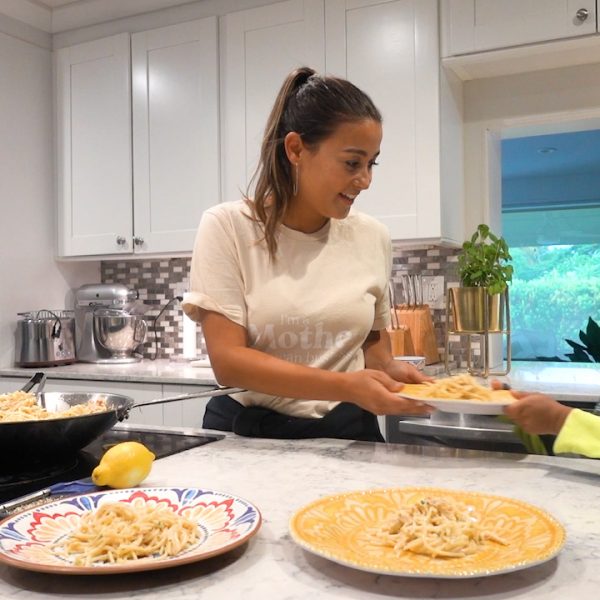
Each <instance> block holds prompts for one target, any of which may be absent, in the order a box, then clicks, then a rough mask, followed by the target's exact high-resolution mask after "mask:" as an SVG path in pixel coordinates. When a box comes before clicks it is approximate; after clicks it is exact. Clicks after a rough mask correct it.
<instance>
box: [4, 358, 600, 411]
mask: <svg viewBox="0 0 600 600" xmlns="http://www.w3.org/2000/svg"><path fill="white" fill-rule="evenodd" d="M40 370H42V371H44V372H46V373H47V375H48V377H50V378H57V379H86V380H94V381H129V382H140V383H175V384H181V385H186V384H187V385H209V384H210V385H213V384H215V382H216V380H215V376H214V373H213V371H212V369H210V368H207V367H194V366H191V365H190V363H189V362H180V361H179V362H174V361H173V362H172V361H170V360H168V359H159V360H155V361H152V360H143V361H141V362H139V363H134V364H125V365H106V364H91V363H75V364H72V365H65V366H62V367H46V368H42V369H40ZM35 371H36V369H23V368H18V367H10V366H9V367H4V368H0V377H30V376H31V375H32V374H33V373H34V372H35ZM425 372H426V373H427V374H430V375H431V376H433V377H445V376H446V374H445V372H443V367H442V365H430V366H429V367H426V370H425ZM498 379H501V380H506V381H508V382H509V383H510V384H511V385H512V387H514V388H515V389H518V390H535V391H541V392H546V393H549V394H552V395H553V396H555V397H556V398H557V399H558V400H580V401H589V402H598V401H600V364H598V363H567V362H565V363H559V362H555V363H544V362H513V364H512V369H511V372H510V373H509V375H508V376H506V377H499V378H498Z"/></svg>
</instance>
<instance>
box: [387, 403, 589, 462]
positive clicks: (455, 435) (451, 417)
mask: <svg viewBox="0 0 600 600" xmlns="http://www.w3.org/2000/svg"><path fill="white" fill-rule="evenodd" d="M560 402H561V404H565V405H566V406H571V407H572V408H580V409H581V410H585V411H586V412H592V413H594V414H600V402H598V401H597V400H593V401H585V400H579V401H578V400H560ZM385 422H386V427H385V430H386V440H387V441H388V442H392V443H400V444H417V445H420V446H448V447H450V448H464V449H469V450H486V451H491V452H518V453H526V452H527V450H526V449H525V447H524V446H523V443H522V441H521V440H520V439H519V437H517V435H516V434H515V433H514V432H513V426H512V424H511V423H508V422H505V421H502V420H501V419H499V418H498V417H495V416H488V415H468V414H455V413H446V412H442V411H439V410H437V411H435V412H433V413H432V414H431V415H430V416H426V417H414V416H410V417H398V416H388V417H386V421H385ZM540 437H541V440H542V442H543V443H544V445H545V446H546V450H547V451H548V454H551V453H552V444H553V442H554V436H550V435H548V436H546V435H543V436H540Z"/></svg>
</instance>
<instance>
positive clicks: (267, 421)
mask: <svg viewBox="0 0 600 600" xmlns="http://www.w3.org/2000/svg"><path fill="white" fill-rule="evenodd" d="M381 137H382V127H381V115H380V113H379V111H378V110H377V108H376V107H375V106H374V104H373V102H372V101H371V99H370V98H369V97H368V96H367V95H366V94H365V93H364V92H362V91H361V90H359V89H358V88H357V87H356V86H354V85H352V84H351V83H350V82H348V81H346V80H343V79H338V78H334V77H324V76H319V75H317V74H316V73H315V72H314V71H313V70H312V69H309V68H300V69H298V70H296V71H294V72H292V73H291V74H290V75H288V77H287V78H286V80H285V82H284V84H283V86H282V88H281V90H280V92H279V94H278V96H277V98H276V100H275V104H274V107H273V109H272V112H271V114H270V117H269V120H268V123H267V126H266V129H265V135H264V139H263V142H262V148H261V155H260V162H259V166H258V169H257V172H256V174H255V181H256V189H255V194H254V199H253V200H250V199H249V197H248V196H246V197H245V198H244V199H243V200H240V201H237V202H228V203H223V204H220V205H217V206H215V207H213V208H211V209H210V210H208V211H206V212H205V213H204V215H203V217H202V220H201V223H200V226H199V229H198V234H197V237H196V243H195V247H194V254H193V258H192V267H191V292H190V293H189V294H187V295H186V298H185V301H184V303H183V308H184V310H185V312H186V313H187V314H188V315H189V316H190V317H191V318H192V319H194V320H196V321H198V322H200V323H201V325H202V330H203V332H204V337H205V339H206V345H207V349H208V353H209V356H210V360H211V364H212V367H213V369H214V372H215V375H216V377H217V379H218V381H219V382H220V383H221V384H223V385H227V386H233V387H239V388H243V389H246V390H251V391H248V392H244V393H240V394H236V395H235V398H229V397H220V398H213V399H212V400H211V401H210V402H209V404H208V407H207V410H206V414H205V417H204V426H205V427H208V428H212V429H221V430H232V431H235V432H236V433H239V434H242V435H251V436H257V437H279V438H302V437H341V438H350V439H365V440H378V441H381V440H383V438H382V437H381V433H380V431H379V428H378V426H377V419H376V417H375V416H374V415H375V414H399V413H407V414H408V413H410V414H424V413H427V412H429V410H430V409H429V408H428V407H427V406H425V405H423V404H421V403H418V402H413V401H410V400H406V399H403V398H400V397H399V396H397V395H396V394H395V392H397V391H398V390H400V389H401V388H402V385H401V384H400V383H399V382H421V381H423V380H425V377H423V376H422V375H421V374H420V373H419V372H418V371H417V370H416V369H414V367H411V366H410V365H405V364H402V363H399V362H394V360H393V358H392V354H391V349H390V342H389V337H388V334H387V333H386V330H385V327H386V325H388V322H389V313H390V306H389V303H388V300H387V298H388V296H387V285H388V279H389V276H390V270H391V244H390V239H389V235H388V233H387V230H386V229H385V228H384V226H383V225H381V224H380V223H378V222H377V221H376V220H374V219H372V218H370V217H367V216H366V215H362V214H360V213H355V212H351V208H352V206H353V204H354V201H355V199H356V198H357V196H358V195H359V194H360V192H361V191H363V190H366V189H367V188H368V187H369V185H370V183H371V177H372V170H373V167H374V166H375V165H376V164H377V163H376V159H377V157H378V155H379V146H380V143H381Z"/></svg>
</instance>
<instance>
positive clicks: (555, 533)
mask: <svg viewBox="0 0 600 600" xmlns="http://www.w3.org/2000/svg"><path fill="white" fill-rule="evenodd" d="M427 496H438V497H440V496H441V497H444V498H447V499H449V500H456V501H459V502H462V503H464V504H466V505H467V506H469V507H472V509H473V510H474V511H475V513H476V514H477V515H478V516H479V517H480V519H481V523H482V525H484V526H487V527H490V528H494V531H495V532H496V533H497V534H498V535H500V536H501V537H503V538H504V539H505V540H506V541H507V542H508V543H509V544H508V546H503V545H500V544H496V543H493V542H486V543H485V545H484V546H483V549H482V550H481V551H480V552H477V553H475V554H471V555H468V556H465V557H463V558H431V557H429V556H425V555H421V554H414V553H412V552H403V553H401V554H400V555H398V554H396V553H395V552H394V550H393V549H392V548H387V547H383V546H378V545H375V544H373V542H372V539H371V537H370V536H369V534H368V533H367V531H368V530H369V529H370V528H373V527H377V526H378V525H380V524H381V523H382V522H384V521H386V520H387V519H388V518H390V517H391V516H393V515H395V514H396V512H397V510H398V508H399V507H401V506H406V505H411V504H414V503H415V502H417V501H419V500H420V499H422V498H425V497H427ZM290 533H291V535H292V538H293V539H294V541H296V542H297V543H298V544H299V545H300V546H302V547H303V548H304V549H306V550H308V551H310V552H313V553H314V554H318V555H319V556H323V557H325V558H328V559H329V560H332V561H334V562H337V563H340V564H342V565H347V566H349V567H354V568H355V569H360V570H362V571H369V572H372V573H382V574H387V575H401V576H406V577H442V578H466V577H485V576H487V575H497V574H500V573H507V572H509V571H516V570H519V569H525V568H527V567H532V566H534V565H538V564H540V563H543V562H545V561H547V560H550V559H551V558H553V557H554V556H556V555H557V554H558V553H559V552H560V550H561V549H562V547H563V545H564V543H565V530H564V528H563V527H562V525H561V524H560V523H558V521H556V519H554V518H553V517H552V516H551V515H549V514H548V513H547V512H545V511H543V510H541V509H540V508H537V507H535V506H532V505H531V504H527V503H525V502H521V501H519V500H513V499H511V498H504V497H502V496H492V495H490V494H483V493H478V492H462V491H458V490H448V489H439V488H425V487H423V488H421V487H419V488H394V489H379V490H366V491H357V492H349V493H346V494H339V495H335V496H327V497H325V498H321V499H319V500H316V501H315V502H312V503H310V504H308V505H307V506H305V507H304V508H301V509H300V510H298V511H297V512H296V513H295V514H294V515H293V517H292V518H291V520H290Z"/></svg>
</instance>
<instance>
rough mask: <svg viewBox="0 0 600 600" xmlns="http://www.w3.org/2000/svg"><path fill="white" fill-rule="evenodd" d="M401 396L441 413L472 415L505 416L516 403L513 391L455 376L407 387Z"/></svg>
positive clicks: (412, 384) (468, 376)
mask: <svg viewBox="0 0 600 600" xmlns="http://www.w3.org/2000/svg"><path fill="white" fill-rule="evenodd" d="M398 395H400V396H402V397H403V398H409V399H411V400H420V401H422V402H425V403H426V404H430V405H431V406H434V407H435V408H437V409H438V410H441V411H443V412H450V413H463V414H471V415H501V414H502V413H503V412H504V411H503V409H504V407H505V406H508V405H509V404H511V403H512V402H514V401H515V397H514V396H513V395H512V394H511V392H510V391H509V390H492V389H491V388H488V387H486V386H483V385H480V384H479V383H477V381H476V380H475V379H474V378H473V377H471V376H470V375H464V374H463V375H455V376H454V377H445V378H443V379H437V380H435V381H433V382H427V383H407V384H405V386H404V387H403V388H402V390H400V391H399V392H398Z"/></svg>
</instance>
